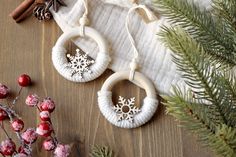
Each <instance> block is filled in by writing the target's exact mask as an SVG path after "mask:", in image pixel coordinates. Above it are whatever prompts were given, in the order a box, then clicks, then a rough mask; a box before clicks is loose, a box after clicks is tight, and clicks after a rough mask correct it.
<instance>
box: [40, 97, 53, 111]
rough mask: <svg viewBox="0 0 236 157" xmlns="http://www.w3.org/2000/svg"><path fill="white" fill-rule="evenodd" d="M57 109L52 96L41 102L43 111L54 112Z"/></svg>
mask: <svg viewBox="0 0 236 157" xmlns="http://www.w3.org/2000/svg"><path fill="white" fill-rule="evenodd" d="M54 109H55V103H54V101H53V100H52V99H51V98H45V99H44V100H43V102H42V103H41V104H40V110H41V111H48V112H50V113H51V112H53V111H54Z"/></svg>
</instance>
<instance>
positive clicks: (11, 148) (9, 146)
mask: <svg viewBox="0 0 236 157" xmlns="http://www.w3.org/2000/svg"><path fill="white" fill-rule="evenodd" d="M15 149H16V144H15V143H14V142H13V141H12V140H11V139H8V140H5V141H2V143H1V147H0V151H1V153H2V154H3V155H6V156H11V155H12V154H13V153H14V152H15Z"/></svg>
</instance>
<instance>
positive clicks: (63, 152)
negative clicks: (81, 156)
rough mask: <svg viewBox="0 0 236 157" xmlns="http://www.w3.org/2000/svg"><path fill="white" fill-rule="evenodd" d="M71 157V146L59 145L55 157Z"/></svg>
mask: <svg viewBox="0 0 236 157" xmlns="http://www.w3.org/2000/svg"><path fill="white" fill-rule="evenodd" d="M69 155H70V146H69V145H63V144H58V145H57V147H56V149H55V151H54V157H68V156H69Z"/></svg>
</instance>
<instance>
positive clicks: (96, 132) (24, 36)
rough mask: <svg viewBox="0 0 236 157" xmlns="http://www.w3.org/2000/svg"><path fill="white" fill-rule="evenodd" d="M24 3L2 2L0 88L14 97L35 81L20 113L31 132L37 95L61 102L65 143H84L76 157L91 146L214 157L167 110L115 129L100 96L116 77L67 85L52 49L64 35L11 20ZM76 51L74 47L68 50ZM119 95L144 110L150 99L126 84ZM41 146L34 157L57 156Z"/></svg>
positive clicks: (135, 155)
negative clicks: (28, 80) (21, 80)
mask: <svg viewBox="0 0 236 157" xmlns="http://www.w3.org/2000/svg"><path fill="white" fill-rule="evenodd" d="M19 3H20V1H19V0H2V1H1V2H0V10H1V21H0V32H1V34H0V41H1V42H0V50H1V52H0V82H2V83H4V84H7V85H8V86H9V87H10V88H11V91H12V93H13V95H14V94H16V93H17V90H18V86H17V83H16V78H17V77H18V76H19V75H20V74H22V73H27V74H29V75H30V76H31V77H32V80H33V81H34V85H33V86H32V87H30V88H27V89H25V90H24V91H23V93H22V97H21V98H20V100H19V102H18V104H17V106H16V107H15V109H16V111H17V112H19V114H20V115H21V116H22V118H23V119H24V120H25V123H26V127H34V126H36V125H37V123H38V121H39V120H38V115H37V114H36V110H35V109H33V108H28V107H26V105H24V99H25V97H26V96H27V94H29V93H37V94H38V95H40V96H41V97H46V96H50V97H52V98H53V99H54V100H55V102H56V104H57V108H56V110H55V112H54V113H53V115H52V118H53V123H54V126H55V131H56V133H57V135H58V138H59V139H60V140H61V141H62V142H64V143H73V142H77V143H78V145H77V146H76V147H75V149H74V152H73V155H71V156H74V157H77V156H79V157H88V156H89V151H90V146H91V145H94V144H98V145H107V146H109V147H110V148H111V149H113V150H114V152H115V154H116V156H117V157H211V156H212V155H211V153H210V151H209V150H206V149H204V148H202V147H201V146H200V145H199V143H197V142H196V140H197V138H196V137H194V136H192V135H191V134H189V133H188V132H186V131H184V130H182V129H180V128H179V127H178V126H177V125H178V122H176V121H175V120H174V119H173V118H172V117H171V116H168V115H165V113H164V110H165V109H164V107H163V105H160V106H159V109H158V111H157V113H156V114H155V116H154V117H153V119H152V120H151V121H150V122H149V123H148V124H146V125H144V126H143V127H140V128H137V129H132V130H125V129H120V128H117V127H114V126H112V125H111V124H109V123H108V122H107V121H106V120H105V119H104V117H103V116H102V115H101V113H100V112H99V109H98V106H97V91H98V90H99V89H100V88H101V85H102V83H103V82H104V81H105V79H106V78H107V77H109V76H110V75H111V74H112V72H111V71H110V70H107V71H106V72H105V73H104V74H103V75H102V76H101V77H100V78H98V79H97V80H94V81H92V82H89V83H84V84H76V83H72V82H69V81H67V80H65V79H63V78H62V77H61V76H60V75H59V74H58V73H57V72H56V71H55V69H54V68H53V65H52V62H51V48H52V46H53V45H54V43H55V42H56V40H57V38H58V37H59V36H60V34H61V31H60V29H59V28H58V26H57V24H56V23H55V22H53V21H50V22H45V23H44V22H38V21H37V20H36V19H34V18H29V19H27V20H26V21H24V22H23V23H21V24H16V23H15V22H14V21H13V20H12V19H11V18H10V17H8V14H9V13H10V12H11V11H12V10H13V9H14V8H15V7H16V6H17V5H18V4H19ZM74 48H75V47H74V45H72V44H69V45H68V49H74ZM118 95H123V96H125V97H127V98H128V97H131V96H135V97H136V99H137V103H138V104H139V103H140V102H141V101H142V99H143V98H144V96H145V93H144V91H143V90H141V89H139V88H137V87H136V86H134V85H132V84H130V83H129V82H127V81H124V82H121V83H119V84H117V85H116V86H115V87H114V97H113V98H114V99H116V98H117V97H118ZM10 135H11V136H13V137H14V134H12V133H11V134H10ZM3 139H5V136H4V134H3V133H2V132H0V140H3ZM41 142H42V140H39V141H38V143H37V144H35V146H34V147H35V149H34V157H47V156H51V154H50V153H46V152H45V151H44V150H42V149H41V146H40V144H41ZM76 154H77V155H76Z"/></svg>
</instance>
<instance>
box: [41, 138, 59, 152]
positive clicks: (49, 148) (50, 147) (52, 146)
mask: <svg viewBox="0 0 236 157" xmlns="http://www.w3.org/2000/svg"><path fill="white" fill-rule="evenodd" d="M43 148H44V149H45V150H46V151H52V150H54V149H55V148H56V144H55V142H54V141H53V140H52V139H51V138H50V139H47V140H45V141H44V142H43Z"/></svg>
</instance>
